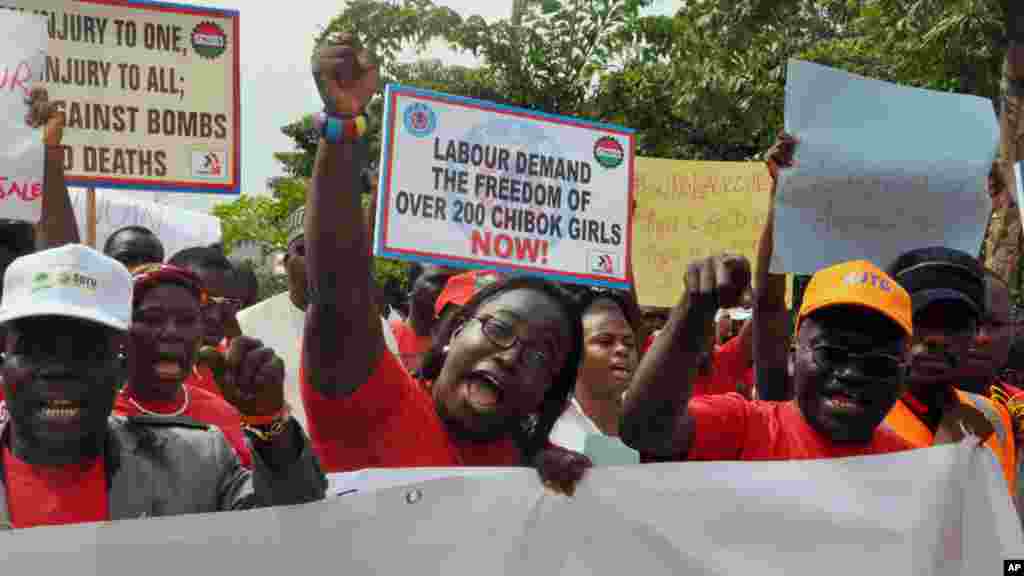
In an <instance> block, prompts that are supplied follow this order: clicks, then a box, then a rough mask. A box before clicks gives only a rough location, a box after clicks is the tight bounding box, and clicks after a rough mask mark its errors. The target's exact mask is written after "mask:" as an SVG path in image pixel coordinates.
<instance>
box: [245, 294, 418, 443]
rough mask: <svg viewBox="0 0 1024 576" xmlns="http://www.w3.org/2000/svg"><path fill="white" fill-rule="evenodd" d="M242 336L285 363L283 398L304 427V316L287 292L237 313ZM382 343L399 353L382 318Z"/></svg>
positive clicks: (396, 343) (393, 351)
mask: <svg viewBox="0 0 1024 576" xmlns="http://www.w3.org/2000/svg"><path fill="white" fill-rule="evenodd" d="M237 317H238V324H239V326H241V328H242V334H245V335H246V336H251V337H253V338H257V339H259V340H260V341H262V342H263V345H264V346H266V347H268V348H271V349H273V350H274V352H276V353H277V355H278V356H280V357H281V359H282V360H284V399H285V401H286V402H288V404H289V405H291V407H292V416H294V417H295V419H296V420H298V421H299V423H300V424H302V426H303V428H305V426H306V411H305V409H304V408H303V406H302V394H301V392H300V384H299V365H300V363H301V362H302V334H303V332H304V330H305V324H306V313H305V312H304V311H302V310H299V309H298V308H296V307H295V305H294V304H292V301H291V298H289V296H288V293H287V292H285V293H283V294H278V295H277V296H274V297H273V298H268V299H266V300H264V301H263V302H260V303H258V304H256V305H254V306H250V307H248V308H246V309H245V310H242V311H241V312H239V313H238V316H237ZM380 321H381V324H382V325H383V328H384V341H385V342H386V343H387V347H388V350H390V351H391V353H392V354H398V342H397V341H396V340H395V335H394V334H392V332H391V327H390V326H388V323H387V321H386V320H384V319H383V318H381V320H380Z"/></svg>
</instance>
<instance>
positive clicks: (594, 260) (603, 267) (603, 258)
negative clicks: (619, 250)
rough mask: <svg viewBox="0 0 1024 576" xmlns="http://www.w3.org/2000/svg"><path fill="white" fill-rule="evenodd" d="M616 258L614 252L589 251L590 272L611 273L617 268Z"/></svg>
mask: <svg viewBox="0 0 1024 576" xmlns="http://www.w3.org/2000/svg"><path fill="white" fill-rule="evenodd" d="M617 260H618V259H617V258H616V257H615V254H611V253H608V252H597V251H593V252H591V253H590V272H591V273H593V274H606V275H609V276H610V275H613V274H615V271H616V270H618V269H619V266H618V261H617Z"/></svg>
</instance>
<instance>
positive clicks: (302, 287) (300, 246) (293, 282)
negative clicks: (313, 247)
mask: <svg viewBox="0 0 1024 576" xmlns="http://www.w3.org/2000/svg"><path fill="white" fill-rule="evenodd" d="M284 267H285V270H286V271H287V272H288V296H289V298H290V299H291V301H292V304H294V305H295V307H296V308H298V309H299V310H305V309H306V306H307V304H308V301H307V299H306V289H307V288H306V240H305V238H303V237H302V236H299V237H298V238H296V239H295V240H293V241H292V243H291V244H289V245H288V254H287V255H286V256H285V261H284Z"/></svg>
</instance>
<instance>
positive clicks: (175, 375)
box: [153, 352, 186, 381]
mask: <svg viewBox="0 0 1024 576" xmlns="http://www.w3.org/2000/svg"><path fill="white" fill-rule="evenodd" d="M185 364H186V362H185V358H184V357H183V356H182V355H180V354H171V353H166V352H165V353H161V354H160V355H159V357H158V359H157V362H156V365H155V366H154V367H153V369H154V370H155V371H156V375H157V377H159V378H160V379H161V380H174V381H178V380H181V379H182V378H184V377H185V368H186V366H185Z"/></svg>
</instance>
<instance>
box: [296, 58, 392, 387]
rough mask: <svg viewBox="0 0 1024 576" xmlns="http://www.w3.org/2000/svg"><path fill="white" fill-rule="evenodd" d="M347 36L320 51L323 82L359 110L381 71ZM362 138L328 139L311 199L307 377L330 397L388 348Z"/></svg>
mask: <svg viewBox="0 0 1024 576" xmlns="http://www.w3.org/2000/svg"><path fill="white" fill-rule="evenodd" d="M361 54H362V53H361V52H360V51H358V50H356V49H353V48H352V47H351V46H350V45H346V44H345V43H344V42H339V43H332V44H330V45H328V46H326V47H323V48H322V49H320V50H319V52H318V54H317V55H316V56H315V63H317V64H319V73H320V81H321V82H322V83H323V84H324V85H325V88H326V90H325V96H326V99H327V100H328V103H327V104H328V106H330V108H329V109H332V110H334V111H336V112H337V113H338V114H349V115H354V114H357V113H359V112H360V111H361V110H362V109H363V106H364V105H365V103H366V102H367V101H368V100H369V99H370V98H371V97H372V95H373V92H374V91H375V89H376V83H377V80H376V78H377V73H376V70H375V69H373V68H370V69H366V68H364V67H363V66H362V64H360V60H362V58H361V57H360V55H361ZM356 146H357V144H355V143H353V142H349V141H343V142H339V143H335V144H331V143H328V142H327V141H325V140H323V139H321V141H320V146H319V148H318V150H317V155H316V161H315V164H314V166H313V180H312V184H311V186H310V190H309V194H308V195H307V198H306V218H305V241H306V269H307V282H308V284H309V294H310V302H309V308H308V309H307V311H306V327H305V334H304V339H303V353H302V362H303V367H304V370H305V374H306V378H308V379H309V380H310V383H311V384H312V386H313V387H314V388H315V389H316V390H317V391H319V392H320V393H321V394H323V395H324V396H327V397H339V396H346V395H349V394H351V393H352V392H354V391H355V390H356V389H357V388H358V387H359V386H360V385H361V384H362V383H363V382H366V380H367V379H368V378H369V377H370V375H371V374H372V372H373V370H374V367H375V366H376V364H377V362H378V360H379V358H380V355H381V354H383V353H384V351H385V345H384V335H383V334H382V332H381V322H380V314H379V313H378V311H377V305H376V302H375V298H374V295H373V292H372V290H371V287H370V281H368V279H370V272H371V262H370V256H369V240H368V238H367V229H366V227H365V226H364V220H363V218H364V213H363V209H362V206H361V204H360V194H359V191H360V169H361V168H362V166H360V165H359V163H358V160H357V153H356V152H357V151H356Z"/></svg>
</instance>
